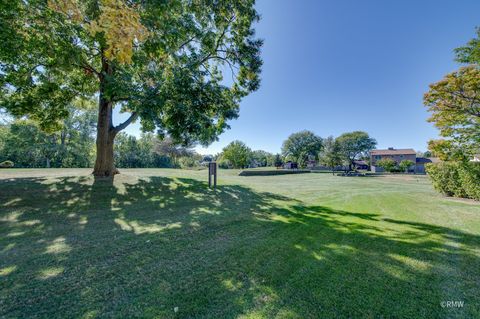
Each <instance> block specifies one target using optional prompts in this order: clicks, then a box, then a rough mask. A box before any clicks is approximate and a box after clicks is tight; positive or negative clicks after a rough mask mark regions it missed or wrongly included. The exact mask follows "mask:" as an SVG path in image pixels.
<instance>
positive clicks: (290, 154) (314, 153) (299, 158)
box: [282, 130, 322, 166]
mask: <svg viewBox="0 0 480 319" xmlns="http://www.w3.org/2000/svg"><path fill="white" fill-rule="evenodd" d="M321 149H322V138H321V137H319V136H317V135H315V134H314V133H313V132H311V131H307V130H304V131H300V132H297V133H293V134H291V135H290V136H289V137H288V138H287V139H286V140H285V141H284V142H283V145H282V155H283V156H284V157H285V158H289V159H291V160H293V161H296V162H298V163H299V164H300V165H301V166H304V165H305V163H306V162H307V160H308V159H309V157H314V158H317V157H318V152H320V150H321Z"/></svg>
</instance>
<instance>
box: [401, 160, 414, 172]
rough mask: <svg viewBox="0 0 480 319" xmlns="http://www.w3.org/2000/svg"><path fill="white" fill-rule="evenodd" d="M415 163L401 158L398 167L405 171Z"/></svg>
mask: <svg viewBox="0 0 480 319" xmlns="http://www.w3.org/2000/svg"><path fill="white" fill-rule="evenodd" d="M413 165H415V163H414V162H413V161H411V160H402V161H401V162H400V163H399V164H398V167H399V168H400V169H401V170H402V171H403V172H407V171H408V170H409V169H410V168H411V167H412V166H413Z"/></svg>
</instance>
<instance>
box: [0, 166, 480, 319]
mask: <svg viewBox="0 0 480 319" xmlns="http://www.w3.org/2000/svg"><path fill="white" fill-rule="evenodd" d="M136 172H137V171H135V170H130V171H127V173H126V174H122V175H120V176H118V177H117V178H116V179H115V181H114V182H113V181H112V180H94V179H93V178H91V177H89V176H82V175H81V174H79V176H62V174H56V175H54V176H41V175H42V174H38V176H37V177H15V176H16V175H17V174H14V175H13V176H11V175H10V176H7V177H5V178H4V179H0V279H1V281H0V317H7V318H10V317H12V318H13V317H28V318H32V317H41V318H65V317H69V318H95V317H160V318H175V317H177V318H235V317H246V318H271V317H278V318H319V317H326V318H332V317H338V318H352V317H362V318H380V317H384V318H388V317H395V318H442V317H444V318H452V317H459V318H475V317H480V297H479V287H480V236H479V232H478V228H477V226H476V225H478V221H479V219H480V215H479V214H480V210H479V208H478V206H477V205H470V204H463V203H457V202H451V201H448V200H445V199H441V198H436V197H433V198H428V199H424V200H423V201H422V197H424V196H425V194H430V196H434V195H433V194H434V193H433V192H432V193H430V189H428V188H427V190H425V193H423V194H422V193H421V194H420V196H418V197H416V195H415V193H411V192H410V191H409V189H413V190H418V191H420V190H421V189H422V187H425V184H422V183H423V181H420V182H411V181H410V182H409V181H405V180H400V179H398V180H384V179H381V178H378V179H377V178H375V179H354V180H352V181H350V182H348V181H346V180H348V179H346V178H341V177H333V176H326V175H324V174H312V175H313V176H312V175H311V174H307V175H308V177H306V176H300V175H299V176H281V177H280V176H278V177H277V176H272V177H251V178H252V179H250V178H249V180H248V181H245V179H243V184H242V183H239V182H238V181H239V180H240V179H242V178H241V177H234V176H233V175H231V176H229V175H224V176H223V177H222V180H221V181H222V185H220V186H219V187H218V189H217V190H216V191H214V190H211V189H208V188H207V187H206V182H205V181H203V180H202V179H200V175H199V174H201V173H197V172H184V171H175V170H159V171H155V170H150V171H143V172H142V173H139V174H137V173H136ZM232 174H233V173H232ZM20 175H22V174H18V176H20ZM23 175H25V174H23ZM46 175H48V174H46ZM175 176H179V177H175ZM262 178H266V180H262ZM248 183H249V184H248ZM408 183H412V185H410V184H408ZM415 183H416V184H415ZM418 183H420V184H421V185H419V184H418ZM422 185H423V186H422ZM342 190H343V193H342ZM359 194H364V195H363V196H359ZM413 199H416V202H415V201H413V202H412V200H413ZM412 209H413V210H415V209H416V210H418V211H419V212H418V213H419V215H428V216H437V217H438V219H437V220H433V219H432V220H431V222H429V221H426V220H425V219H424V218H421V217H419V215H417V214H415V213H413V212H412ZM449 212H457V213H456V214H455V217H454V218H453V219H452V220H448V218H451V217H452V216H451V215H449ZM457 217H458V218H457ZM442 220H443V221H442ZM465 221H467V222H468V223H469V224H470V227H463V223H464V222H465ZM442 223H443V224H442ZM472 225H474V226H472ZM467 228H468V229H467ZM444 300H463V301H464V302H465V306H464V307H463V308H456V309H446V308H442V307H441V306H440V303H441V301H444ZM174 309H177V312H175V310H174Z"/></svg>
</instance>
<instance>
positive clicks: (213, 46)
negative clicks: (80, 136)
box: [0, 0, 262, 176]
mask: <svg viewBox="0 0 480 319" xmlns="http://www.w3.org/2000/svg"><path fill="white" fill-rule="evenodd" d="M258 19H259V15H258V14H257V12H256V10H255V8H254V0H246V1H235V0H225V1H220V2H216V1H209V0H200V1H187V0H174V1H152V0H149V1H123V0H85V1H79V0H68V1H61V0H48V1H44V0H32V1H20V0H12V1H3V2H1V3H0V21H1V22H0V34H1V38H0V40H1V42H2V46H0V108H5V109H7V110H8V111H9V112H10V113H11V114H13V115H15V116H25V115H27V116H29V117H30V118H31V119H33V120H36V121H37V122H38V123H39V124H40V126H41V127H42V128H43V129H45V130H50V131H52V130H57V129H59V128H60V127H61V125H62V123H61V121H62V119H63V118H66V117H68V116H69V110H68V108H67V106H68V105H69V104H70V102H71V101H72V100H74V99H75V98H77V97H78V96H83V97H92V96H96V97H98V99H99V104H98V112H99V117H98V123H97V143H96V145H97V160H96V164H95V171H94V173H95V174H96V175H100V176H108V175H112V174H114V173H115V168H114V166H113V143H114V138H115V136H116V135H117V134H118V133H119V132H120V131H121V130H123V129H124V128H125V127H126V126H128V125H129V124H130V123H131V122H133V121H135V120H136V119H137V118H139V119H140V122H141V125H142V128H143V130H145V131H154V130H157V132H158V133H159V135H160V136H166V135H169V136H171V137H172V138H173V139H175V140H176V141H178V142H185V143H191V142H193V141H198V142H200V143H202V144H209V143H211V142H212V141H214V140H215V139H216V138H217V136H218V135H219V134H220V133H222V132H223V131H224V130H225V129H226V128H228V123H227V122H228V120H231V119H234V118H236V117H237V116H238V109H239V103H240V100H241V99H242V98H243V97H244V96H246V95H247V94H248V93H250V92H252V91H254V90H256V89H258V87H259V84H260V77H259V75H260V69H261V65H262V61H261V59H260V47H261V45H262V41H261V40H259V39H256V38H255V32H254V29H253V25H254V23H255V22H256V21H258ZM114 107H118V108H120V109H121V111H122V112H128V113H130V117H129V118H128V119H127V120H126V121H125V122H124V123H121V124H119V125H116V126H114V125H113V120H112V109H113V108H114Z"/></svg>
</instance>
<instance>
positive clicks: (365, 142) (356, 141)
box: [336, 131, 377, 170]
mask: <svg viewBox="0 0 480 319" xmlns="http://www.w3.org/2000/svg"><path fill="white" fill-rule="evenodd" d="M336 141H337V143H338V144H339V145H340V149H341V152H342V156H343V158H344V159H345V160H346V161H347V163H348V167H349V169H350V170H351V169H352V167H353V161H355V160H357V159H359V158H361V157H365V156H367V155H368V154H369V152H370V151H371V150H372V149H374V148H375V146H376V145H377V141H376V140H375V139H374V138H372V137H370V136H369V135H368V133H366V132H362V131H354V132H349V133H343V134H342V135H340V136H339V137H337V139H336Z"/></svg>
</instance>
